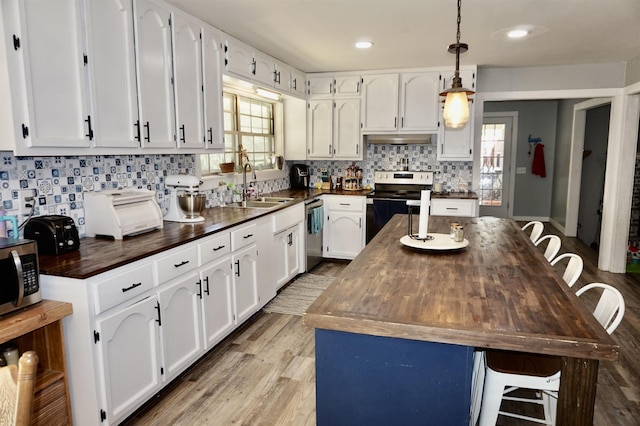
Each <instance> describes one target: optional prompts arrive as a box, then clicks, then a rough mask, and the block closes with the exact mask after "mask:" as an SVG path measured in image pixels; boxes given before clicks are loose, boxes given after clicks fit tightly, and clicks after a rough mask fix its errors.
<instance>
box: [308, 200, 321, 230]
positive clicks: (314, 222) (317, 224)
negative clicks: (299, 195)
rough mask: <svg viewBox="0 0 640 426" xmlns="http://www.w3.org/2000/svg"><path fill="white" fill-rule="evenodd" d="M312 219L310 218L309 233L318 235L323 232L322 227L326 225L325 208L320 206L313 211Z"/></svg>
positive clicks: (311, 213)
mask: <svg viewBox="0 0 640 426" xmlns="http://www.w3.org/2000/svg"><path fill="white" fill-rule="evenodd" d="M309 214H310V215H311V217H310V218H309V219H310V220H309V222H308V223H309V225H308V226H309V229H308V231H309V233H310V234H317V233H319V232H320V231H322V227H323V225H324V207H322V206H318V207H316V208H314V209H311V211H310V212H309Z"/></svg>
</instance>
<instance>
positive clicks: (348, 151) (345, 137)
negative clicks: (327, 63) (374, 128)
mask: <svg viewBox="0 0 640 426" xmlns="http://www.w3.org/2000/svg"><path fill="white" fill-rule="evenodd" d="M361 144H362V137H361V135H360V99H359V98H356V99H335V100H334V99H309V101H308V103H307V158H310V159H329V158H340V159H349V160H362V158H363V157H362V148H361Z"/></svg>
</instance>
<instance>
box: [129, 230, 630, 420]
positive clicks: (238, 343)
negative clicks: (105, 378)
mask: <svg viewBox="0 0 640 426" xmlns="http://www.w3.org/2000/svg"><path fill="white" fill-rule="evenodd" d="M545 228H546V232H545V233H555V234H557V235H560V233H559V232H557V231H555V232H554V229H553V228H552V227H551V225H549V224H545ZM562 239H563V247H562V250H561V253H564V252H574V253H578V254H580V255H581V256H582V257H583V259H584V261H585V268H584V271H583V273H582V276H581V278H580V279H579V281H578V283H576V284H575V286H574V287H575V289H576V290H577V289H578V288H580V287H581V286H583V285H584V284H587V283H590V282H606V283H609V284H611V285H614V286H615V287H617V288H618V289H619V290H620V291H621V292H622V293H623V295H624V296H625V301H626V304H627V310H626V314H625V317H624V319H623V321H622V324H621V325H620V326H619V327H618V329H617V330H616V331H615V333H614V334H613V338H614V339H615V340H616V341H617V342H618V343H619V344H620V348H621V350H620V353H621V355H620V361H619V362H601V363H600V372H599V376H598V390H597V397H596V408H595V418H594V424H595V425H597V426H610V425H625V426H626V425H639V424H640V276H639V275H640V274H611V273H607V272H602V271H599V270H598V269H597V267H596V264H597V253H596V252H595V251H594V250H593V249H591V248H589V247H587V246H586V245H584V244H583V243H581V242H580V241H579V240H577V239H575V238H565V237H562ZM344 266H346V263H345V262H324V263H322V264H320V265H319V266H318V267H316V268H315V269H314V270H313V271H312V272H313V273H314V274H318V275H326V276H335V275H336V274H337V273H339V272H340V271H341V270H342V269H343V268H344ZM559 272H560V271H559ZM586 303H593V300H591V301H590V300H587V301H586ZM313 355H314V346H313V331H312V330H310V329H307V328H305V327H303V326H302V322H301V317H298V316H293V315H283V314H275V313H259V314H257V315H256V316H255V317H254V318H252V319H251V320H250V321H249V322H248V323H247V324H245V325H244V326H242V327H241V328H240V329H239V330H237V331H235V332H234V333H233V334H232V335H231V336H229V337H228V338H227V339H225V340H224V341H223V342H222V343H221V344H219V345H218V346H217V347H216V348H214V349H213V351H212V352H210V353H209V354H208V355H206V356H205V357H204V358H202V359H201V360H200V361H199V362H198V363H196V364H195V365H194V366H193V367H192V368H191V369H190V370H188V371H187V372H186V373H185V374H183V375H182V376H181V377H179V378H178V379H176V380H175V381H174V382H173V383H172V384H171V385H170V386H169V387H168V388H166V389H165V390H163V391H162V393H161V394H160V395H159V396H158V397H156V398H155V399H153V400H152V401H150V402H149V403H148V404H146V405H145V406H144V407H143V408H142V409H141V410H140V411H139V412H138V413H136V414H135V415H134V416H132V417H131V418H130V419H128V420H127V422H125V424H127V425H170V424H171V425H173V424H175V425H232V424H233V425H265V426H266V425H278V426H281V425H282V426H287V425H291V426H304V425H315V376H314V358H313ZM498 424H499V425H525V424H532V423H527V422H523V421H519V420H514V419H509V418H503V417H500V418H499V420H498Z"/></svg>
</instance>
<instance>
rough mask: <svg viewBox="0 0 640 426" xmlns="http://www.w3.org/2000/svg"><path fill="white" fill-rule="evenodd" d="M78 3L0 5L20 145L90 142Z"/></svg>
mask: <svg viewBox="0 0 640 426" xmlns="http://www.w3.org/2000/svg"><path fill="white" fill-rule="evenodd" d="M81 6H82V4H81V2H80V1H79V0H60V1H55V2H51V1H38V2H34V1H11V0H9V1H5V2H3V3H2V13H3V16H4V26H5V39H6V41H7V46H6V51H7V52H6V54H7V64H8V67H9V74H10V77H11V84H10V86H11V94H12V102H13V115H14V133H15V136H16V145H21V146H20V148H22V147H73V148H77V147H87V146H90V144H91V139H92V137H93V127H92V126H93V123H92V117H91V115H90V113H89V109H88V102H87V93H86V87H87V85H86V73H85V64H84V61H85V59H84V58H85V57H84V51H83V45H82V44H83V43H82V40H83V33H82V7H81ZM2 96H6V94H4V93H3V95H2ZM20 139H22V140H20ZM25 152H26V151H25ZM23 155H24V154H23Z"/></svg>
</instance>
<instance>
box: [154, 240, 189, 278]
mask: <svg viewBox="0 0 640 426" xmlns="http://www.w3.org/2000/svg"><path fill="white" fill-rule="evenodd" d="M154 263H155V268H156V274H157V277H158V283H163V282H166V281H169V280H172V279H174V278H176V277H178V276H180V275H181V274H184V273H185V272H187V271H191V270H192V269H195V268H196V267H197V266H198V248H197V247H196V245H195V244H192V245H190V246H189V247H187V248H184V249H180V250H177V251H175V252H173V253H171V254H169V255H167V256H164V257H161V258H159V259H158V260H156V261H155V262H154Z"/></svg>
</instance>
